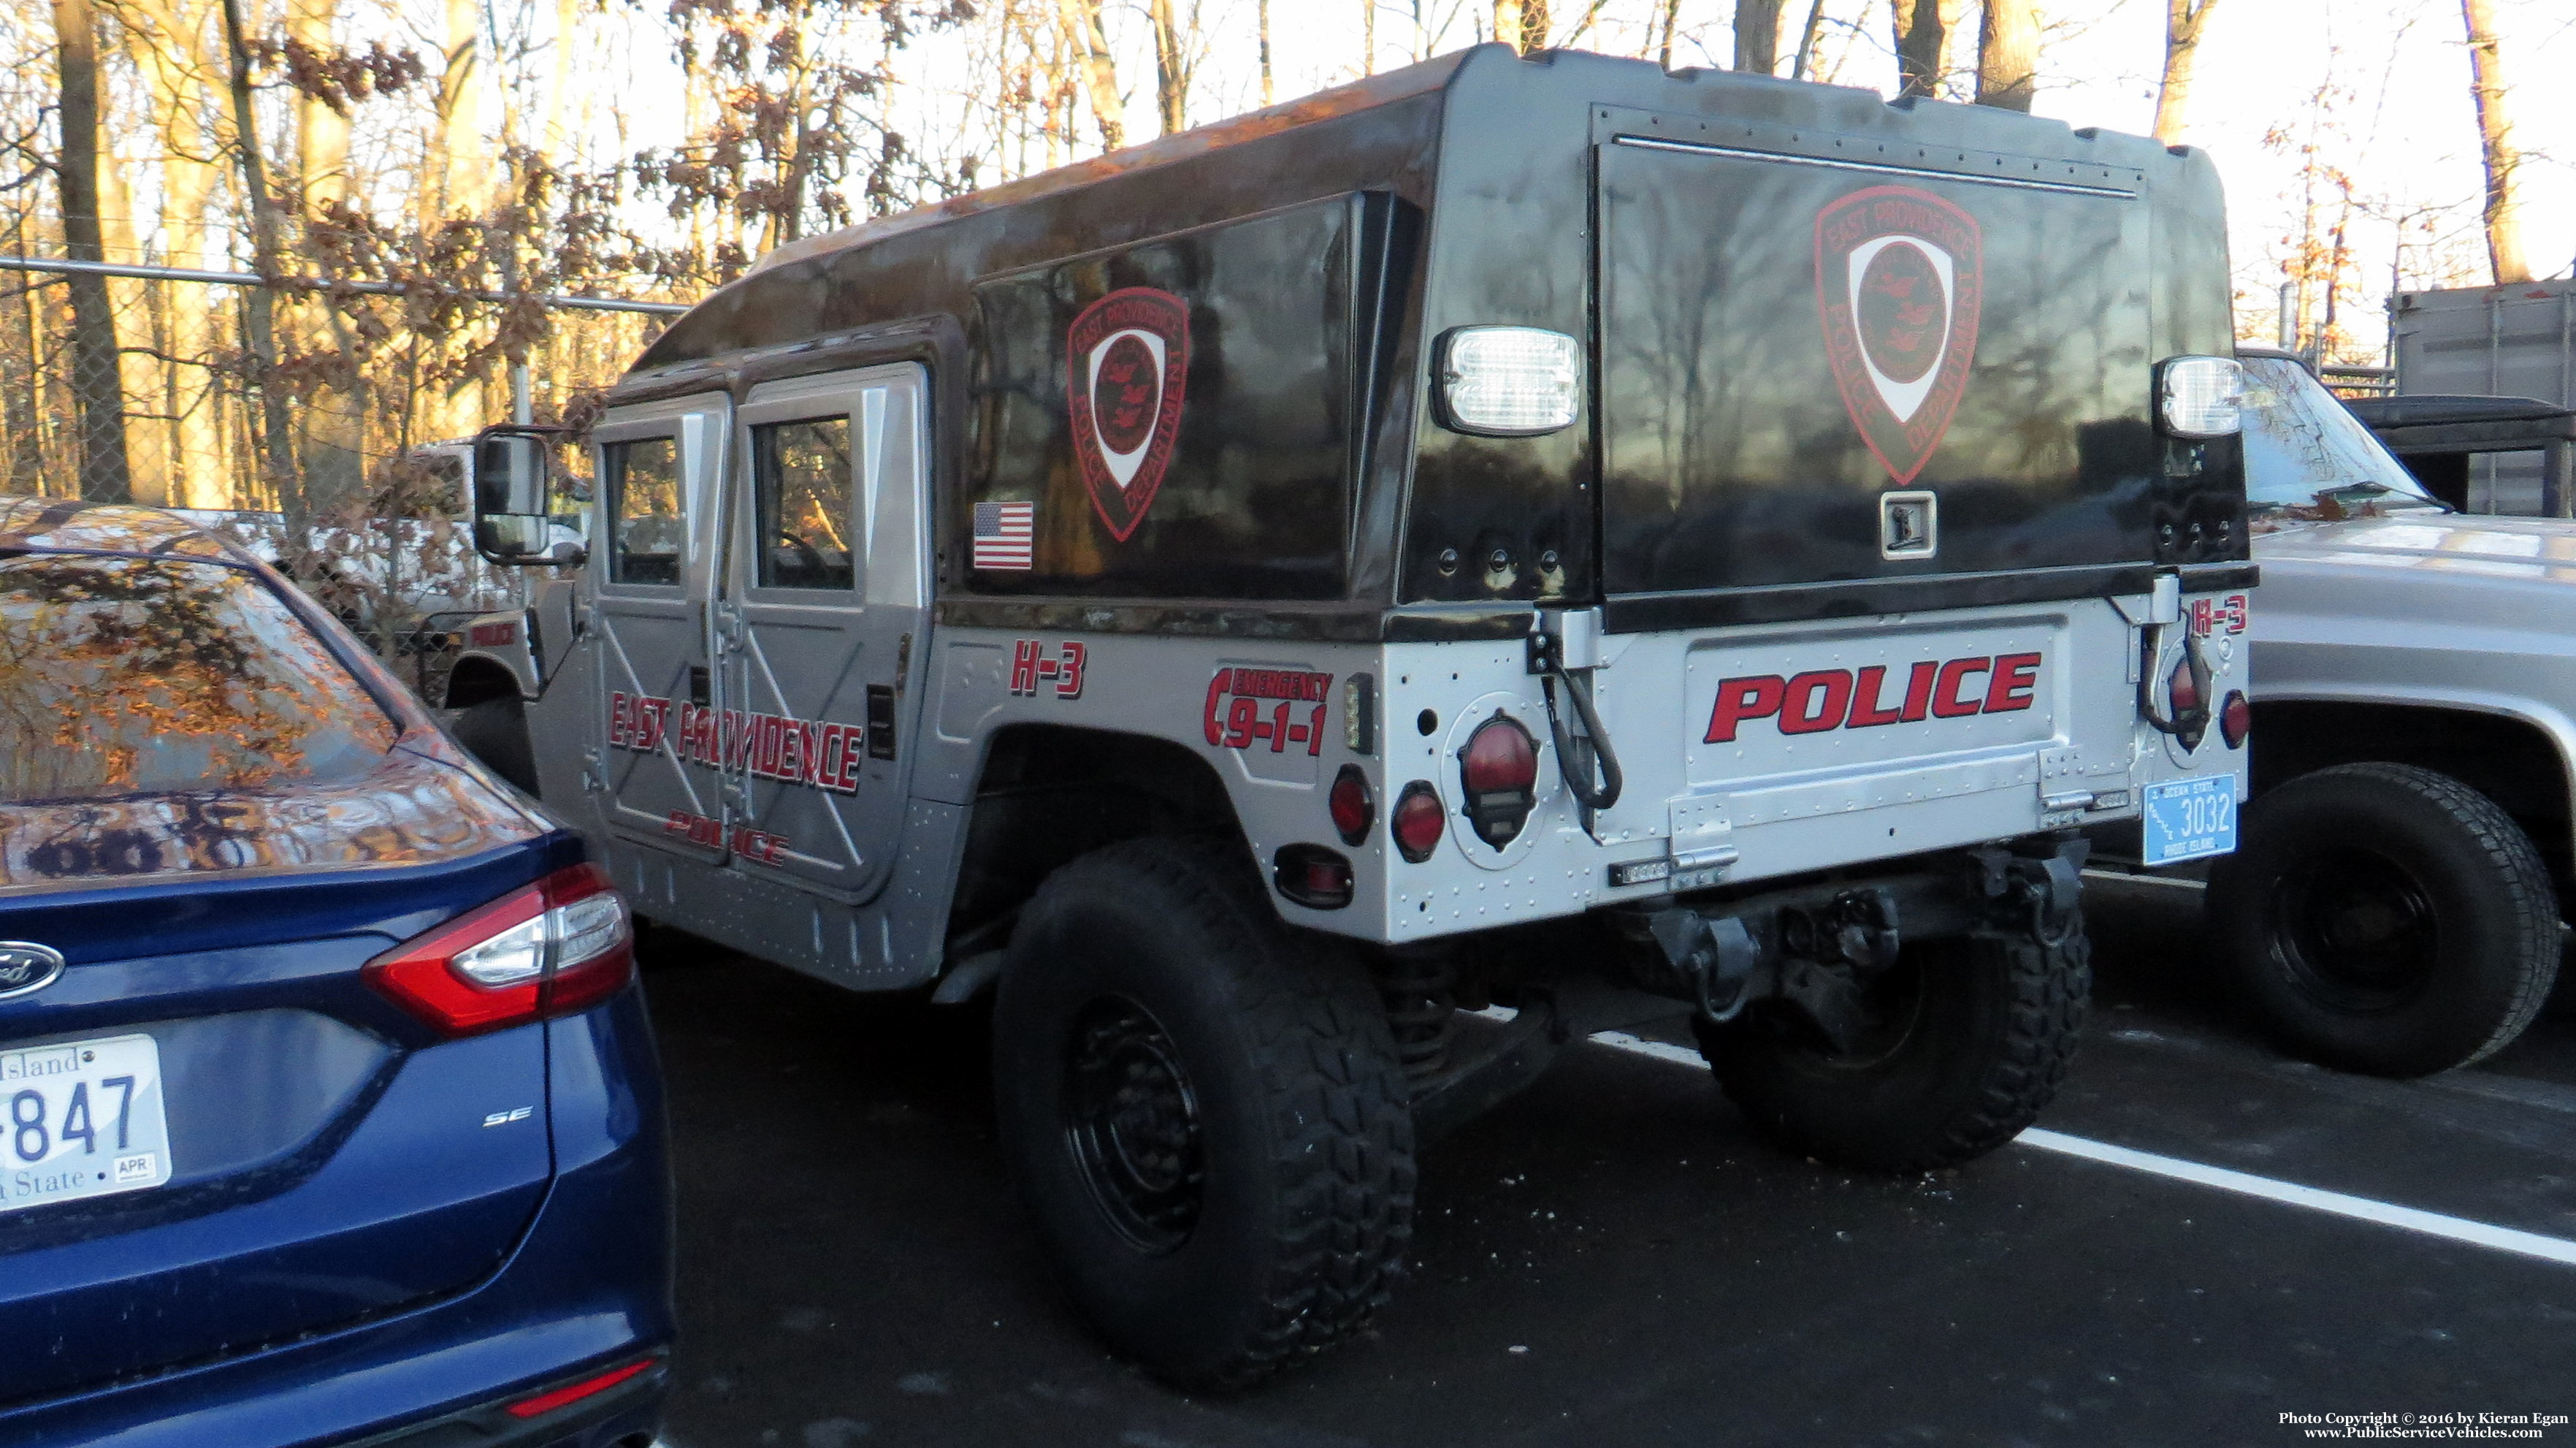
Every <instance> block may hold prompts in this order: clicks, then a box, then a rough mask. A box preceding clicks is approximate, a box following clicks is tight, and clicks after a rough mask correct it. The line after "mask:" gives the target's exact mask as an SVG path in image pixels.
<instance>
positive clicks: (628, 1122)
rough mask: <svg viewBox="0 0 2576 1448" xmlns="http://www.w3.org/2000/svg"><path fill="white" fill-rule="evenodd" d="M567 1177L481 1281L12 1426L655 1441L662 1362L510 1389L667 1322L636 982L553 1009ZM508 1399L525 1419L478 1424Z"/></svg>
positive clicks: (120, 1436)
mask: <svg viewBox="0 0 2576 1448" xmlns="http://www.w3.org/2000/svg"><path fill="white" fill-rule="evenodd" d="M547 1029H548V1030H550V1031H551V1032H553V1033H554V1034H553V1037H552V1039H551V1041H550V1054H551V1056H552V1065H553V1069H552V1070H551V1072H550V1077H551V1082H552V1084H551V1089H550V1093H549V1094H550V1099H551V1110H552V1115H553V1120H554V1151H555V1159H556V1167H557V1173H556V1176H555V1179H554V1181H553V1183H552V1184H551V1185H550V1186H549V1187H548V1189H547V1193H546V1197H545V1201H544V1204H543V1205H542V1206H541V1207H539V1208H538V1210H537V1213H536V1216H535V1219H534V1220H533V1221H532V1222H531V1223H530V1225H529V1228H528V1231H527V1234H526V1236H525V1237H524V1238H523V1239H522V1240H521V1241H520V1243H519V1246H518V1248H517V1249H516V1250H515V1251H513V1252H512V1253H511V1254H510V1256H509V1258H508V1260H507V1261H505V1262H504V1263H503V1264H502V1266H501V1267H500V1269H499V1270H498V1271H496V1272H495V1273H493V1275H492V1276H490V1277H488V1278H486V1279H485V1280H484V1281H483V1282H482V1283H480V1284H479V1285H477V1286H476V1287H474V1288H472V1289H471V1290H469V1291H466V1292H463V1293H460V1294H458V1295H456V1296H454V1297H450V1298H446V1299H443V1300H440V1301H437V1302H434V1303H430V1304H428V1305H425V1306H421V1307H417V1308H413V1309H411V1310H409V1311H407V1312H403V1313H400V1314H398V1315H395V1316H392V1317H389V1318H385V1319H382V1320H379V1321H375V1322H370V1323H366V1324H363V1325H359V1326H353V1327H349V1328H345V1329H341V1330H339V1331H336V1332H331V1333H327V1334H325V1335H322V1336H320V1337H316V1338H314V1339H312V1340H310V1341H306V1342H300V1343H296V1344H293V1345H292V1346H287V1347H280V1348H275V1349H271V1350H269V1351H265V1352H260V1353H255V1354H252V1355H249V1356H246V1357H241V1358H236V1359H232V1360H230V1361H225V1362H220V1363H214V1364H209V1365H207V1366H204V1367H201V1368H195V1369H190V1370H186V1371H179V1372H172V1373H166V1374H163V1375H161V1376H158V1377H154V1378H150V1379H147V1380H144V1381H140V1382H135V1383H130V1384H126V1385H123V1386H112V1387H104V1388H98V1389H93V1390H91V1391H88V1392H85V1393H82V1394H80V1395H78V1396H75V1397H69V1398H61V1399H56V1400H53V1401H51V1402H46V1403H41V1404H34V1405H30V1406H28V1407H26V1408H23V1409H20V1410H18V1411H16V1412H14V1413H7V1414H0V1442H10V1443H17V1442H30V1443H44V1444H47V1445H49V1448H73V1445H79V1444H92V1443H105V1442H109V1441H113V1442H114V1443H116V1444H117V1445H118V1448H202V1445H206V1444H216V1443H220V1444H224V1445H226V1448H267V1445H278V1448H284V1445H288V1444H299V1445H302V1444H314V1445H319V1444H353V1443H363V1444H369V1445H374V1444H400V1445H404V1448H445V1445H447V1444H449V1443H463V1444H473V1445H475V1448H503V1445H510V1448H517V1445H523V1444H524V1445H531V1448H533V1445H545V1448H555V1445H558V1444H561V1445H564V1448H609V1445H623V1444H624V1443H625V1442H626V1441H627V1440H628V1439H629V1438H634V1437H636V1436H637V1435H641V1436H640V1438H639V1439H638V1441H640V1442H650V1441H651V1439H652V1436H653V1433H654V1431H655V1429H656V1428H657V1427H658V1425H659V1422H660V1414H661V1401H662V1397H663V1394H664V1391H665V1379H666V1372H667V1370H666V1369H664V1368H662V1367H658V1366H657V1367H656V1368H654V1369H652V1370H650V1371H647V1372H645V1373H643V1374H640V1375H638V1376H637V1377H636V1378H634V1379H630V1380H629V1381H628V1382H626V1383H621V1384H619V1385H618V1386H617V1387H616V1388H613V1389H610V1390H607V1391H604V1392H602V1393H600V1394H598V1395H596V1397H595V1398H593V1399H586V1400H583V1401H581V1402H578V1403H575V1404H570V1405H567V1406H566V1407H565V1408H564V1409H562V1410H558V1411H557V1412H554V1413H549V1414H545V1415H542V1416H540V1417H537V1418H533V1419H530V1420H527V1421H526V1422H525V1423H524V1424H522V1423H520V1422H518V1421H517V1420H509V1419H508V1415H507V1414H506V1412H502V1411H501V1405H503V1404H506V1403H510V1402H516V1401H519V1400H521V1399H524V1398H526V1397H528V1396H530V1395H532V1394H536V1393H541V1392H544V1391H546V1390H548V1389H550V1388H553V1387H555V1386H557V1385H559V1384H561V1383H563V1382H565V1381H567V1380H577V1379H578V1378H580V1377H582V1376H585V1375H586V1374H588V1373H593V1372H597V1371H600V1370H603V1369H606V1368H609V1367H614V1366H616V1365H618V1364H621V1363H626V1362H631V1361H633V1360H635V1359H636V1358H637V1357H639V1356H642V1355H644V1354H647V1353H661V1352H666V1351H667V1350H668V1348H669V1346H670V1343H671V1339H672V1334H673V1317H672V1303H671V1271H672V1266H671V1251H672V1223H671V1194H670V1160H669V1150H668V1141H667V1133H666V1129H665V1126H664V1122H663V1103H662V1095H661V1086H660V1076H659V1071H658V1066H657V1064H656V1062H655V1059H654V1049H653V1038H652V1035H651V1029H650V1024H649V1022H648V1021H647V1020H646V1018H645V1014H644V1006H643V995H642V992H641V991H639V990H635V989H629V990H627V991H626V992H624V993H623V994H621V995H620V996H618V998H617V999H615V1000H614V1001H611V1002H609V1003H608V1004H606V1005H603V1006H601V1007H600V1008H598V1009H597V1010H594V1011H591V1012H588V1013H586V1014H584V1015H580V1016H573V1017H569V1018H566V1019H564V1020H560V1021H555V1022H552V1023H550V1024H549V1026H548V1027H547ZM494 1414H498V1415H499V1417H500V1418H501V1419H504V1420H507V1422H506V1426H508V1427H510V1428H511V1429H512V1430H513V1431H514V1432H516V1431H517V1430H519V1429H521V1428H524V1429H526V1430H527V1432H528V1433H530V1434H533V1436H509V1437H489V1436H485V1435H483V1434H481V1433H478V1432H476V1431H475V1429H474V1426H473V1425H474V1424H475V1423H478V1422H483V1421H487V1420H488V1419H489V1418H490V1417H491V1416H492V1415H494Z"/></svg>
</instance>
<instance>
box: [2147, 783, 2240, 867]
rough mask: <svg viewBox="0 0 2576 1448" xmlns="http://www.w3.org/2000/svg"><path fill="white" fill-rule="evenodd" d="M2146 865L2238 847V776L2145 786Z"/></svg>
mask: <svg viewBox="0 0 2576 1448" xmlns="http://www.w3.org/2000/svg"><path fill="white" fill-rule="evenodd" d="M2146 824H2147V841H2146V857H2147V863H2148V864H2150V865H2178V864H2180V863H2182V862H2183V861H2185V860H2198V859H2205V858H2207V857H2209V856H2211V855H2225V854H2231V853H2233V852H2234V851H2235V849H2236V776H2234V775H2232V774H2212V775H2207V776H2204V777H2202V778H2200V779H2175V780H2168V781H2166V782H2165V783H2163V784H2151V785H2148V786H2147V818H2146Z"/></svg>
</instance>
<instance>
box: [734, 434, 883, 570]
mask: <svg viewBox="0 0 2576 1448" xmlns="http://www.w3.org/2000/svg"><path fill="white" fill-rule="evenodd" d="M751 479H752V481H751V486H752V496H753V501H754V503H755V504H756V506H757V511H758V514H759V520H760V521H759V524H758V526H759V528H760V538H759V540H758V542H757V544H756V545H755V547H754V552H755V554H756V555H757V556H758V557H759V559H760V578H759V583H760V586H761V587H763V588H833V589H840V590H842V591H844V592H846V591H847V590H849V589H850V588H851V587H853V586H855V585H856V583H857V581H858V574H857V570H856V568H855V567H854V566H853V564H852V559H851V549H850V522H851V519H852V518H854V517H855V516H856V511H855V509H854V508H853V507H852V499H851V491H852V490H851V474H850V419H849V418H848V417H846V416H843V417H817V418H809V419H806V420H804V421H801V422H774V423H769V424H767V425H765V426H760V427H755V428H753V429H752V430H751Z"/></svg>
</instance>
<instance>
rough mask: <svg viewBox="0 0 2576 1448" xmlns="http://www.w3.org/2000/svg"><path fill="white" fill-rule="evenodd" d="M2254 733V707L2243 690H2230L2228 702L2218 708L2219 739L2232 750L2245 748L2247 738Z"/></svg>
mask: <svg viewBox="0 0 2576 1448" xmlns="http://www.w3.org/2000/svg"><path fill="white" fill-rule="evenodd" d="M2253 732H2254V705H2253V704H2252V702H2250V701H2249V700H2247V699H2246V697H2245V691H2244V690H2242V689H2230V690H2229V691H2228V693H2227V702H2226V703H2224V704H2221V705H2220V706H2218V737H2219V738H2221V739H2224V740H2226V741H2227V747H2228V748H2230V749H2242V748H2244V747H2245V736H2246V735H2248V734H2251V733H2253Z"/></svg>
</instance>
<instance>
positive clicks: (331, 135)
mask: <svg viewBox="0 0 2576 1448" xmlns="http://www.w3.org/2000/svg"><path fill="white" fill-rule="evenodd" d="M336 9H338V0H289V3H288V5H287V7H286V35H287V38H288V39H290V40H295V41H300V42H301V43H303V44H304V45H306V46H309V47H311V48H312V49H314V50H317V51H328V50H329V49H330V48H331V22H332V18H333V17H332V12H333V11H335V10H336ZM295 165H296V178H295V179H296V183H297V184H296V188H295V189H296V194H297V196H298V198H299V199H300V200H301V201H302V202H303V204H304V211H305V214H306V215H311V214H312V213H313V212H315V211H317V210H319V209H321V207H322V205H323V203H325V202H331V201H346V200H348V199H349V118H348V117H346V116H344V115H341V114H340V113H339V112H338V111H335V110H333V109H331V108H330V107H329V106H327V105H324V104H323V103H322V102H320V101H318V100H315V99H314V98H313V97H311V96H309V95H306V94H304V93H303V92H302V91H298V92H296V94H295Z"/></svg>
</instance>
